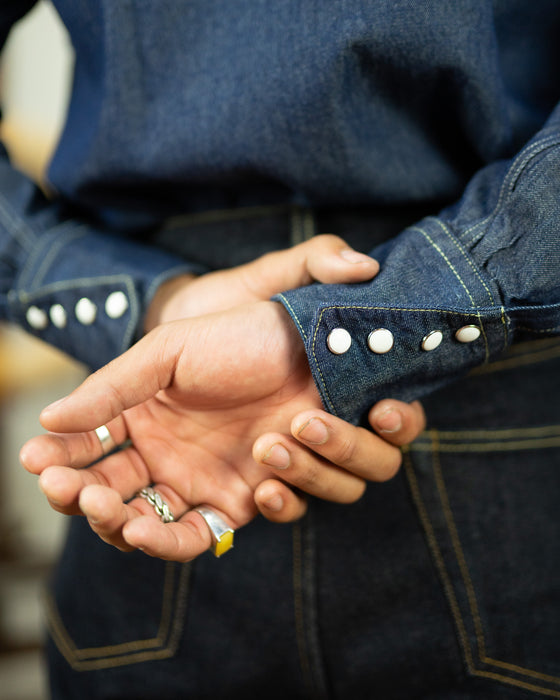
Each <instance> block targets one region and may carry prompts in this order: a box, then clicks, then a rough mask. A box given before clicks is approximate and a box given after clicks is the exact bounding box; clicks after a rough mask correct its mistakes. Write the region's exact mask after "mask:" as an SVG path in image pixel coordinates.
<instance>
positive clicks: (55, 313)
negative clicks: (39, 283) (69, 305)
mask: <svg viewBox="0 0 560 700" xmlns="http://www.w3.org/2000/svg"><path fill="white" fill-rule="evenodd" d="M49 316H50V317H51V321H52V323H53V326H56V327H57V328H64V327H65V326H66V321H67V320H68V314H67V313H66V309H65V308H64V306H62V304H53V305H52V306H51V308H50V309H49Z"/></svg>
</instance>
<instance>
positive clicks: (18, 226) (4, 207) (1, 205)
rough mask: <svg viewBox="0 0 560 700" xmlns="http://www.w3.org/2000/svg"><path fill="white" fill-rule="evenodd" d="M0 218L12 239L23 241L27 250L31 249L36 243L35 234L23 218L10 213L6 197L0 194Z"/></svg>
mask: <svg viewBox="0 0 560 700" xmlns="http://www.w3.org/2000/svg"><path fill="white" fill-rule="evenodd" d="M0 220H1V221H2V223H3V224H4V226H5V227H6V232H7V233H8V235H9V236H11V237H12V238H13V239H15V240H17V241H19V242H20V243H21V242H23V244H24V247H25V248H26V249H27V250H31V251H32V250H33V247H34V246H35V244H36V243H37V236H36V235H35V233H34V232H33V230H32V229H31V227H30V226H28V225H27V224H26V223H25V221H23V219H20V218H19V217H18V216H15V215H14V214H13V213H12V208H11V206H10V205H9V203H8V202H7V201H6V198H5V197H4V196H3V195H1V194H0Z"/></svg>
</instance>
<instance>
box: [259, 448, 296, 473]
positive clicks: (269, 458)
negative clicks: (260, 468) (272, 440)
mask: <svg viewBox="0 0 560 700" xmlns="http://www.w3.org/2000/svg"><path fill="white" fill-rule="evenodd" d="M262 461H263V462H264V464H268V466H269V467H275V468H276V469H287V468H288V467H289V466H290V453H289V452H288V450H287V449H286V448H285V447H284V446H283V445H280V444H279V443H276V444H274V445H272V447H271V448H270V450H269V451H268V452H267V453H266V454H265V456H264V457H263V460H262Z"/></svg>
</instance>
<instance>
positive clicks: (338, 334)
mask: <svg viewBox="0 0 560 700" xmlns="http://www.w3.org/2000/svg"><path fill="white" fill-rule="evenodd" d="M351 345H352V337H351V335H350V333H348V331H347V330H346V329H345V328H333V330H332V331H331V332H330V333H329V335H328V337H327V347H328V348H329V350H330V351H331V352H332V353H334V354H335V355H343V354H344V353H345V352H348V350H349V349H350V346H351Z"/></svg>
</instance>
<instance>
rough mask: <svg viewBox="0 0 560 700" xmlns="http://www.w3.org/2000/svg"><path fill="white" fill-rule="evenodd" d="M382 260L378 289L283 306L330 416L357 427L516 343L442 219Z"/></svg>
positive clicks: (325, 290)
mask: <svg viewBox="0 0 560 700" xmlns="http://www.w3.org/2000/svg"><path fill="white" fill-rule="evenodd" d="M373 255H374V256H375V257H376V258H377V259H378V260H379V261H380V263H381V272H380V273H379V274H378V276H377V277H376V278H375V279H374V280H373V281H371V282H368V283H364V284H357V285H312V286H309V287H303V288H300V289H296V290H291V291H289V292H285V293H283V294H281V295H278V296H277V297H276V300H277V301H279V302H281V303H282V304H284V306H285V308H286V310H287V311H288V313H289V314H290V315H291V317H292V319H293V320H294V322H295V324H296V325H297V327H298V329H299V332H300V334H301V337H302V340H303V342H304V344H305V348H306V352H307V357H308V360H309V365H310V368H311V371H312V373H313V377H314V379H315V382H316V384H317V387H318V388H319V391H320V393H321V396H322V399H323V403H324V405H325V407H326V409H327V410H329V411H330V412H332V413H333V414H335V415H338V416H340V417H342V418H344V419H345V420H349V421H351V422H354V423H365V417H366V415H367V411H368V410H369V408H370V407H371V406H372V405H373V404H374V403H375V402H376V401H378V400H379V399H382V398H388V397H390V398H398V399H402V400H404V401H411V400H413V399H417V398H420V397H421V396H423V395H425V394H427V393H430V392H432V391H434V390H435V389H437V388H439V387H441V386H443V385H444V384H447V383H448V382H450V381H453V380H455V379H457V378H458V377H460V376H462V375H464V374H465V373H466V372H468V371H469V370H470V369H472V368H474V367H476V366H478V365H481V364H483V363H484V362H487V361H488V360H489V359H491V358H492V357H495V356H496V355H497V354H499V353H500V352H501V351H502V350H503V349H504V347H506V346H507V344H508V321H507V318H506V315H505V313H504V309H503V307H502V304H501V301H500V297H499V293H498V290H497V288H496V287H495V285H494V283H493V281H492V280H490V279H485V278H483V276H482V273H481V272H480V271H479V270H478V269H477V268H476V266H475V264H474V262H473V260H472V259H471V257H470V255H469V253H468V251H467V250H466V249H465V248H463V246H462V245H461V244H460V243H459V242H458V240H457V239H456V237H455V236H453V235H452V233H451V232H450V231H449V230H448V228H447V227H446V226H445V224H444V223H443V222H442V221H440V220H439V219H435V218H433V219H427V220H425V221H423V222H421V223H420V224H419V225H418V226H415V227H412V228H410V229H407V230H406V231H404V232H403V233H402V234H401V235H400V236H398V237H397V238H395V239H393V240H392V241H390V242H389V243H387V244H386V245H384V246H382V247H381V248H379V249H377V250H375V251H373Z"/></svg>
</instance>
